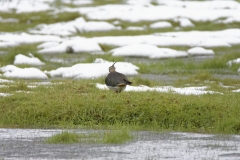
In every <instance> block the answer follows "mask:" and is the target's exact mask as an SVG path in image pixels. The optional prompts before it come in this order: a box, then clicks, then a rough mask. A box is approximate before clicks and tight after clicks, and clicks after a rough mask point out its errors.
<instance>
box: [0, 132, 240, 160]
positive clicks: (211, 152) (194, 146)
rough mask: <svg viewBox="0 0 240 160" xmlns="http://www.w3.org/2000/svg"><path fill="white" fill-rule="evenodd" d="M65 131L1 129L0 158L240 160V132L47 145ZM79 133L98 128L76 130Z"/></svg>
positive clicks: (149, 135)
mask: <svg viewBox="0 0 240 160" xmlns="http://www.w3.org/2000/svg"><path fill="white" fill-rule="evenodd" d="M61 131H62V130H56V129H54V130H50V129H47V130H43V129H0V159H100V160H105V159H108V160H109V159H119V160H120V159H153V160H154V159H168V160H169V159H173V160H183V159H184V160H186V159H189V160H192V159H211V160H219V159H220V160H240V135H214V134H196V133H183V132H134V133H132V134H133V135H134V137H135V138H134V140H132V141H130V142H127V143H125V144H119V145H117V144H116V145H113V144H111V145H107V144H81V143H75V144H46V143H45V142H44V141H45V139H46V138H47V137H49V136H51V135H54V134H56V133H60V132H61ZM74 132H79V133H90V132H98V131H96V130H74Z"/></svg>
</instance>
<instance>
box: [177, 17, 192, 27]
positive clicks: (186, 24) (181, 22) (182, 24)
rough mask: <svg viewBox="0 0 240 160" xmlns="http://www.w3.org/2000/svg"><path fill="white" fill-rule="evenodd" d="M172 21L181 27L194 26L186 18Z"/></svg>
mask: <svg viewBox="0 0 240 160" xmlns="http://www.w3.org/2000/svg"><path fill="white" fill-rule="evenodd" d="M173 21H175V22H179V23H180V26H181V27H194V26H195V25H194V24H193V23H192V22H191V21H190V20H189V19H188V18H184V17H177V18H174V19H173Z"/></svg>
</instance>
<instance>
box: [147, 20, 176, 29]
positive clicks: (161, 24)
mask: <svg viewBox="0 0 240 160" xmlns="http://www.w3.org/2000/svg"><path fill="white" fill-rule="evenodd" d="M149 27H150V28H152V29H158V28H170V27H172V24H171V23H170V22H155V23H152V24H150V26H149Z"/></svg>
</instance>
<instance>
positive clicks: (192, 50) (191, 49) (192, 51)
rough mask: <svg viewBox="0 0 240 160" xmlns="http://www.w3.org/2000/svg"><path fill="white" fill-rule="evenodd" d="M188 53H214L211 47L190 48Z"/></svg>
mask: <svg viewBox="0 0 240 160" xmlns="http://www.w3.org/2000/svg"><path fill="white" fill-rule="evenodd" d="M187 52H188V54H190V55H195V56H196V55H214V51H213V50H211V49H205V48H203V47H194V48H190V49H189V50H188V51H187Z"/></svg>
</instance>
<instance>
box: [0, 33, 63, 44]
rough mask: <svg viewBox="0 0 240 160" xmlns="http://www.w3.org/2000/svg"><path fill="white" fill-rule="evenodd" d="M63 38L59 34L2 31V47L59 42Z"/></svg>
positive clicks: (0, 41)
mask: <svg viewBox="0 0 240 160" xmlns="http://www.w3.org/2000/svg"><path fill="white" fill-rule="evenodd" d="M61 40H62V39H61V38H60V37H59V36H52V35H31V34H27V33H24V32H22V33H5V32H0V47H4V45H5V47H8V46H17V45H22V44H33V43H40V42H48V41H53V42H59V41H61Z"/></svg>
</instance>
